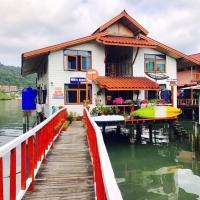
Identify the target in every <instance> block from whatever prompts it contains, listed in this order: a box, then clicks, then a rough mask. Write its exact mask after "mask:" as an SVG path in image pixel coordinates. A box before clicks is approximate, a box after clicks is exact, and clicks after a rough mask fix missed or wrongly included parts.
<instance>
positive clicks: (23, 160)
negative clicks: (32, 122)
mask: <svg viewBox="0 0 200 200" xmlns="http://www.w3.org/2000/svg"><path fill="white" fill-rule="evenodd" d="M21 189H22V190H25V189H26V141H24V142H23V143H22V144H21Z"/></svg>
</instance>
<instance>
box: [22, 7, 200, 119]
mask: <svg viewBox="0 0 200 200" xmlns="http://www.w3.org/2000/svg"><path fill="white" fill-rule="evenodd" d="M147 35H148V31H147V30H146V29H145V28H144V27H142V26H141V25H140V24H139V23H138V22H136V21H135V20H134V19H133V18H132V17H131V16H130V15H128V14H127V13H126V11H123V12H122V13H120V14H119V15H117V16H116V17H114V18H113V19H111V20H110V21H108V22H107V23H105V24H104V25H102V26H100V27H99V28H98V29H97V30H96V31H95V32H94V33H93V34H91V35H89V36H86V37H84V38H79V39H76V40H72V41H68V42H64V43H61V44H58V45H53V46H49V47H45V48H42V49H37V50H34V51H30V52H26V53H24V54H22V75H27V74H31V73H37V88H38V102H37V103H38V104H40V105H43V113H44V116H45V117H48V116H49V115H50V114H51V113H52V109H53V107H59V106H66V107H67V109H68V110H69V111H75V112H77V113H79V114H80V115H82V110H83V103H84V101H85V99H86V85H85V80H86V72H87V70H89V69H95V70H97V71H98V75H99V76H98V77H97V79H96V80H95V81H93V82H89V92H88V97H89V101H90V104H93V105H94V104H95V102H96V100H97V99H98V98H99V96H100V98H101V102H102V103H103V104H112V102H113V100H114V99H115V98H117V97H122V98H123V99H124V100H126V99H131V100H135V101H140V100H144V99H155V98H159V91H161V90H169V91H171V94H172V95H171V100H170V102H168V103H173V105H174V106H176V105H177V103H176V102H177V87H176V81H177V68H179V66H183V64H185V63H187V64H190V65H191V66H195V65H199V64H200V63H199V61H197V60H196V59H194V58H192V57H190V56H187V55H185V54H183V53H181V52H179V51H176V50H174V49H172V48H170V47H168V46H166V45H164V44H162V43H160V42H158V41H156V40H154V39H152V38H150V37H148V36H147ZM172 82H173V84H172Z"/></svg>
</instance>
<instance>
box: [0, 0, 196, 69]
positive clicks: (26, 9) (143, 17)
mask: <svg viewBox="0 0 200 200" xmlns="http://www.w3.org/2000/svg"><path fill="white" fill-rule="evenodd" d="M0 5H1V6H0V19H1V20H0V62H1V63H3V64H8V65H15V66H20V65H21V53H23V52H26V51H30V50H33V49H37V48H40V47H45V46H48V45H52V44H57V43H60V42H64V41H68V40H71V39H75V38H78V37H82V36H86V35H89V34H91V33H92V32H93V31H94V30H96V29H97V28H98V27H99V26H100V25H101V24H103V23H105V22H106V21H108V20H109V19H111V18H113V17H114V16H115V15H117V14H119V13H120V12H121V11H122V10H124V9H126V11H127V12H128V13H129V14H130V15H131V16H132V17H133V18H134V19H136V20H137V21H138V22H139V23H140V24H141V25H143V26H144V27H145V28H146V29H147V30H148V31H149V36H151V37H153V38H154V39H156V40H158V41H160V42H163V43H166V44H168V45H170V46H171V47H174V48H176V49H178V50H180V51H182V52H184V53H186V54H192V53H197V52H200V20H199V18H200V0H165V1H162V0H17V1H16V0H0Z"/></svg>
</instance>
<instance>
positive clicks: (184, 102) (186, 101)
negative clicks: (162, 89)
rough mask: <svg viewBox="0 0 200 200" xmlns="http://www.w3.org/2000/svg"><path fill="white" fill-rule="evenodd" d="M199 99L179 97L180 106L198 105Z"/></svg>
mask: <svg viewBox="0 0 200 200" xmlns="http://www.w3.org/2000/svg"><path fill="white" fill-rule="evenodd" d="M198 106H199V100H198V99H178V107H198Z"/></svg>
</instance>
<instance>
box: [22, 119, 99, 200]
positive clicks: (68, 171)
mask: <svg viewBox="0 0 200 200" xmlns="http://www.w3.org/2000/svg"><path fill="white" fill-rule="evenodd" d="M23 199H25V200H29V199H30V200H34V199H36V200H39V199H48V200H51V199H52V200H58V199H66V200H77V199H82V200H90V199H91V200H92V199H95V192H94V184H93V168H92V164H91V160H90V155H89V149H88V143H87V139H86V130H85V128H83V124H82V122H80V121H74V122H73V123H72V124H71V125H70V127H69V128H68V130H67V131H65V132H62V133H61V135H60V137H59V138H58V140H57V141H56V142H55V144H54V146H53V148H52V149H51V150H50V151H49V153H48V156H47V161H46V162H45V164H42V166H41V168H40V170H39V173H38V175H37V176H36V180H35V187H34V191H33V192H28V193H27V194H26V195H25V197H24V198H23Z"/></svg>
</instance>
